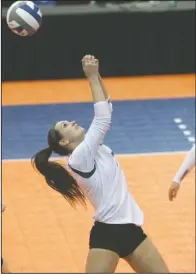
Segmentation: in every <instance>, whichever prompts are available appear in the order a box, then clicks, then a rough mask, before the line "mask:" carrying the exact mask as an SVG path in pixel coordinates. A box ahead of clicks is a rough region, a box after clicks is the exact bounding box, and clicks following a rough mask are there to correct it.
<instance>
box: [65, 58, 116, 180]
mask: <svg viewBox="0 0 196 274" xmlns="http://www.w3.org/2000/svg"><path fill="white" fill-rule="evenodd" d="M82 65H83V70H84V73H85V75H86V77H87V79H88V82H89V85H90V87H91V92H92V97H93V101H94V119H93V121H92V123H91V126H90V128H89V130H88V131H87V133H86V136H85V138H84V141H83V142H82V143H81V144H80V145H79V146H78V147H77V148H76V149H75V150H74V151H73V153H72V155H71V156H70V158H69V165H70V167H71V168H72V169H74V170H77V171H80V172H83V173H86V174H89V176H90V174H92V172H93V170H95V168H96V167H95V157H96V155H97V151H98V149H99V147H100V145H101V143H102V142H103V139H104V136H105V135H106V133H107V131H108V130H109V128H110V124H111V111H110V108H109V107H108V102H107V101H106V99H105V94H104V92H103V89H102V86H101V84H100V79H99V63H98V60H97V59H96V58H95V57H94V56H89V55H88V56H85V57H84V58H83V60H82ZM86 176H88V175H86Z"/></svg>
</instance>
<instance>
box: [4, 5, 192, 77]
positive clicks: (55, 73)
mask: <svg viewBox="0 0 196 274" xmlns="http://www.w3.org/2000/svg"><path fill="white" fill-rule="evenodd" d="M86 53H92V54H94V55H96V56H97V57H99V59H100V60H101V68H102V72H101V73H102V75H103V76H131V75H149V74H179V73H193V72H195V10H186V11H176V10H171V11H167V12H112V13H94V14H70V15H53V16H49V15H46V16H43V25H42V27H41V29H40V30H39V31H38V33H37V34H36V35H34V36H32V37H18V36H17V35H15V34H13V33H12V32H11V31H10V30H9V29H8V27H7V25H6V22H5V18H4V19H3V20H2V67H3V70H2V71H3V72H2V79H3V81H8V80H35V79H61V78H80V77H83V73H82V71H81V66H80V65H78V62H79V60H80V59H81V58H82V56H83V55H84V54H86Z"/></svg>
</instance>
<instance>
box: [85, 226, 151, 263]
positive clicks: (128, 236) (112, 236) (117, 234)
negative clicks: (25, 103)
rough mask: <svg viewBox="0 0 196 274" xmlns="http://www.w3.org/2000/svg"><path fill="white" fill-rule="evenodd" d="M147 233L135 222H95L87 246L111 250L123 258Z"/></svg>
mask: <svg viewBox="0 0 196 274" xmlns="http://www.w3.org/2000/svg"><path fill="white" fill-rule="evenodd" d="M146 237H147V235H146V234H145V233H144V232H143V230H142V228H141V227H140V226H136V225H135V224H105V223H100V222H95V224H94V226H93V227H92V229H91V232H90V241H89V246H90V249H92V248H99V249H106V250H111V251H113V252H115V253H117V254H118V255H119V257H120V258H125V257H127V256H128V255H129V254H131V253H132V252H133V251H134V250H135V249H136V248H137V247H138V246H139V245H140V244H141V243H142V242H143V241H144V240H145V239H146Z"/></svg>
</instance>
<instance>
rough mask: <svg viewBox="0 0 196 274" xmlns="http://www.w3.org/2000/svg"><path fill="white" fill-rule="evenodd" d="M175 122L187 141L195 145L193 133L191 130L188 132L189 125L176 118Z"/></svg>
mask: <svg viewBox="0 0 196 274" xmlns="http://www.w3.org/2000/svg"><path fill="white" fill-rule="evenodd" d="M173 121H174V123H175V124H176V125H177V127H178V129H179V130H180V131H181V133H182V134H184V136H185V137H186V139H187V140H188V141H189V142H190V143H194V142H195V137H194V136H193V135H192V132H191V131H190V130H187V125H186V124H184V123H183V120H182V119H181V118H174V120H173Z"/></svg>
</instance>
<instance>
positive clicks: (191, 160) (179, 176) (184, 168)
mask: <svg viewBox="0 0 196 274" xmlns="http://www.w3.org/2000/svg"><path fill="white" fill-rule="evenodd" d="M194 166H195V144H194V145H193V147H192V148H191V150H190V151H189V152H188V153H187V155H186V157H185V159H184V161H183V163H182V165H181V166H180V168H179V170H178V171H177V173H176V175H175V177H174V179H173V181H174V182H176V183H180V182H181V181H182V180H183V178H184V177H185V176H186V174H187V173H188V172H189V171H190V170H191V169H192V168H193V167H194Z"/></svg>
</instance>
